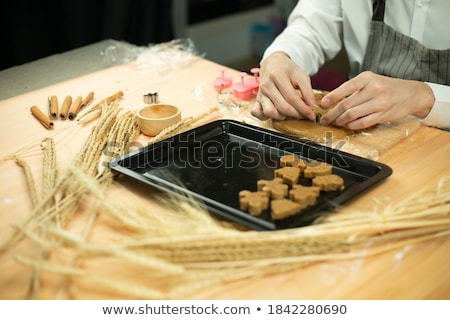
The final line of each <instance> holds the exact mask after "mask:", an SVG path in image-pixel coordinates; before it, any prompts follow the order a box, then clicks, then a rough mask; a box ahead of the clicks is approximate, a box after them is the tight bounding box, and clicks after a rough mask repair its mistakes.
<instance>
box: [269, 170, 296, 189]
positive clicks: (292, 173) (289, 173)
mask: <svg viewBox="0 0 450 320" xmlns="http://www.w3.org/2000/svg"><path fill="white" fill-rule="evenodd" d="M274 173H275V177H276V178H282V179H283V182H284V183H286V184H288V185H291V186H293V185H295V184H297V182H298V179H299V178H300V175H301V173H302V170H301V169H300V168H297V167H283V168H280V169H276V170H275V172H274Z"/></svg>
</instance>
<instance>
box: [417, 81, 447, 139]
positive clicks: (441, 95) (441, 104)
mask: <svg viewBox="0 0 450 320" xmlns="http://www.w3.org/2000/svg"><path fill="white" fill-rule="evenodd" d="M427 84H428V85H429V86H430V87H431V90H433V93H434V97H435V99H436V100H435V103H434V105H433V108H431V111H430V112H429V113H428V115H427V116H426V117H425V118H423V119H422V123H424V124H426V125H427V126H431V127H438V128H441V129H446V130H450V87H449V86H445V85H440V84H436V83H429V82H427Z"/></svg>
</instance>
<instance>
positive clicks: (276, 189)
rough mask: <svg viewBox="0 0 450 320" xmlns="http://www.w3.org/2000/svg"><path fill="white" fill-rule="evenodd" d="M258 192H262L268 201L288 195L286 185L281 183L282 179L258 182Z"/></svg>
mask: <svg viewBox="0 0 450 320" xmlns="http://www.w3.org/2000/svg"><path fill="white" fill-rule="evenodd" d="M256 184H257V188H258V191H264V192H265V193H267V196H268V197H269V198H270V199H283V198H286V197H287V195H288V185H287V184H284V183H283V179H282V178H274V179H273V180H263V179H261V180H258V181H257V183H256Z"/></svg>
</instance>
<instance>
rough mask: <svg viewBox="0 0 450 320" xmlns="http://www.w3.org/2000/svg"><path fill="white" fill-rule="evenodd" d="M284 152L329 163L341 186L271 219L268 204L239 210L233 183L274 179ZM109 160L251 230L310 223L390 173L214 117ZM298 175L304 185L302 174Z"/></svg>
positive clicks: (237, 186)
mask: <svg viewBox="0 0 450 320" xmlns="http://www.w3.org/2000/svg"><path fill="white" fill-rule="evenodd" d="M286 154H295V155H297V156H299V157H301V158H303V159H305V160H308V161H311V160H317V161H325V162H328V163H330V164H332V165H333V173H336V174H338V175H340V176H341V177H342V178H343V179H344V184H345V188H344V189H343V190H342V191H333V192H321V194H320V196H319V198H318V201H317V204H316V205H315V206H310V207H308V208H306V209H304V210H303V211H301V212H300V213H299V214H296V215H294V216H292V217H289V218H287V219H283V220H276V221H273V220H272V219H271V218H270V214H269V212H263V214H262V215H261V216H259V217H254V216H251V215H250V214H248V213H246V212H243V211H241V210H240V209H239V196H238V194H239V191H241V190H250V191H256V183H257V180H259V179H266V180H271V179H273V178H274V170H275V169H277V168H279V158H280V157H281V156H283V155H286ZM110 168H111V169H112V170H113V171H115V172H118V173H121V174H123V175H125V176H128V177H131V178H132V179H134V180H137V181H140V182H142V183H144V184H146V185H150V186H152V187H155V188H157V189H160V190H163V191H165V192H169V193H171V194H174V195H178V196H180V197H190V198H194V199H195V200H197V201H198V202H199V203H200V204H201V205H203V206H204V207H205V208H207V209H208V210H209V211H210V212H212V213H214V214H217V215H219V216H220V217H222V218H226V219H229V220H231V221H234V222H237V223H239V224H242V225H243V226H245V227H247V228H251V229H255V230H276V229H286V228H295V227H301V226H306V225H309V224H311V223H312V222H313V221H314V220H315V219H316V218H318V217H320V216H321V215H323V214H324V213H326V212H327V211H329V210H330V209H331V208H332V207H335V206H338V205H340V204H342V203H344V202H345V201H347V200H349V199H351V198H354V197H355V196H358V195H359V194H360V193H362V192H363V191H365V190H366V189H369V188H371V187H373V186H374V185H375V184H377V183H378V182H380V181H382V180H384V179H385V178H387V177H388V176H389V175H391V173H392V169H391V168H390V167H388V166H386V165H384V164H382V163H378V162H376V161H373V160H368V159H365V158H362V157H359V156H355V155H352V154H349V153H345V152H342V151H339V150H337V149H332V148H329V147H326V146H323V145H319V144H317V143H314V142H311V141H309V140H302V139H298V138H293V137H290V136H287V135H284V134H280V133H276V132H274V131H271V130H267V129H263V128H259V127H256V126H252V125H249V124H244V123H241V122H238V121H234V120H217V121H214V122H211V123H208V124H206V125H203V126H200V127H198V128H195V129H192V130H190V131H187V132H184V133H181V134H178V135H175V136H173V137H171V138H168V139H165V140H162V141H160V142H157V143H154V144H150V145H148V146H145V147H142V148H140V149H138V150H135V151H133V152H130V153H128V154H125V155H123V156H120V157H117V158H115V159H114V160H113V161H111V162H110ZM299 183H300V184H303V185H308V184H309V185H311V181H310V179H306V178H303V177H302V178H301V179H300V181H299ZM267 211H268V210H267Z"/></svg>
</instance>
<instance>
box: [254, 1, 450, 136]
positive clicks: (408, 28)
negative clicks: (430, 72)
mask: <svg viewBox="0 0 450 320" xmlns="http://www.w3.org/2000/svg"><path fill="white" fill-rule="evenodd" d="M449 14H450V1H449V0H387V1H386V10H385V16H384V22H385V23H386V24H387V25H389V26H390V27H391V28H393V29H394V30H396V31H398V32H401V33H403V34H405V35H407V36H409V37H411V38H414V39H416V40H417V41H419V42H420V43H421V44H423V45H424V46H426V47H428V48H429V49H437V50H446V49H450V16H449ZM371 19H372V0H300V1H299V2H298V4H297V5H296V7H295V8H294V9H293V11H292V13H291V15H290V16H289V20H288V26H287V27H286V29H285V30H284V31H283V32H282V33H281V34H280V35H279V36H278V37H277V38H276V39H275V40H274V41H273V43H272V44H271V45H270V46H269V47H268V48H267V50H266V51H265V53H264V56H263V59H264V58H265V57H267V56H268V55H269V54H271V53H273V52H275V51H284V52H286V53H287V54H288V55H289V56H290V57H291V59H292V60H293V61H295V62H296V63H297V64H298V65H299V66H300V67H301V68H302V69H303V70H305V72H307V73H308V74H310V75H313V74H315V73H316V72H317V70H318V68H319V67H320V66H321V65H323V63H324V62H325V61H327V60H330V59H332V58H334V57H335V56H336V55H337V53H339V51H340V50H341V49H342V45H344V46H345V49H346V52H347V56H348V59H349V64H350V75H349V76H350V77H352V76H355V75H356V74H358V73H359V72H361V66H362V62H363V60H364V55H365V51H366V47H367V42H368V39H369V33H370V22H371ZM428 84H429V85H430V87H431V88H432V90H433V92H434V95H435V98H436V102H435V104H434V106H433V108H432V110H431V112H430V113H429V115H428V116H427V117H426V118H425V119H423V122H424V123H425V124H427V125H431V126H437V127H441V128H450V86H446V85H439V84H434V83H428Z"/></svg>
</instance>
